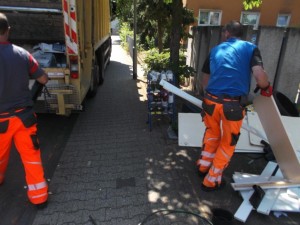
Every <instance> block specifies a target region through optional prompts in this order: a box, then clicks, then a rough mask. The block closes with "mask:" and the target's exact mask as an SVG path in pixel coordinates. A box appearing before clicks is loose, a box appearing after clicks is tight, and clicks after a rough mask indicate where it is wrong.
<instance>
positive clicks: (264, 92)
mask: <svg viewBox="0 0 300 225" xmlns="http://www.w3.org/2000/svg"><path fill="white" fill-rule="evenodd" d="M260 94H261V95H262V96H266V97H271V96H272V95H273V88H272V86H271V85H270V84H269V86H268V87H265V88H261V90H260Z"/></svg>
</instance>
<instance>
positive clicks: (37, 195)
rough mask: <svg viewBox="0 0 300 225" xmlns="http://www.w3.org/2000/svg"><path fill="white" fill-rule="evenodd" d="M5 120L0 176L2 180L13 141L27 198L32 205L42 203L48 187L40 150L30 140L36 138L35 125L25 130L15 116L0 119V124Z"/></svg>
mask: <svg viewBox="0 0 300 225" xmlns="http://www.w3.org/2000/svg"><path fill="white" fill-rule="evenodd" d="M7 120H8V121H9V124H8V129H7V130H6V132H3V133H0V140H1V141H0V162H1V163H0V174H1V175H2V180H3V179H4V174H5V171H6V169H7V165H8V161H9V153H10V149H11V146H12V141H14V143H15V146H16V149H17V151H18V152H19V154H20V157H21V160H22V163H23V165H24V169H25V174H26V183H27V185H28V190H27V195H28V198H29V200H30V201H31V202H32V203H33V204H39V203H43V202H45V201H46V200H47V198H48V185H47V183H46V180H45V178H44V170H43V167H42V162H41V155H40V149H39V148H38V149H37V148H36V144H34V143H33V140H32V137H33V136H36V132H37V128H36V124H34V125H32V126H31V127H29V128H26V127H25V126H24V125H23V123H22V121H21V120H20V119H19V118H18V117H16V116H14V117H9V118H2V119H0V122H3V121H7ZM0 179H1V176H0ZM0 183H1V180H0ZM33 187H35V188H33Z"/></svg>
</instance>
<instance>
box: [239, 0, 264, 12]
mask: <svg viewBox="0 0 300 225" xmlns="http://www.w3.org/2000/svg"><path fill="white" fill-rule="evenodd" d="M261 4H262V0H243V5H244V9H245V10H249V9H250V10H251V9H253V8H258V7H259V6H260V5H261Z"/></svg>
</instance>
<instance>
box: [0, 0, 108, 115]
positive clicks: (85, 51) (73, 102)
mask: <svg viewBox="0 0 300 225" xmlns="http://www.w3.org/2000/svg"><path fill="white" fill-rule="evenodd" d="M6 2H10V5H12V3H13V2H14V1H6ZM0 4H1V1H0ZM0 10H1V11H4V10H5V11H6V15H7V17H8V19H9V21H10V17H11V18H12V19H13V21H14V22H15V23H16V25H17V24H19V23H18V22H16V21H17V19H18V18H19V19H20V18H21V20H22V16H24V19H25V17H26V16H27V17H29V16H32V15H36V14H38V13H41V15H42V12H43V11H46V12H47V13H48V14H49V15H51V13H52V16H53V21H55V19H57V18H61V24H60V25H61V26H62V27H61V29H63V34H64V40H63V42H64V43H62V44H64V46H65V51H64V55H65V64H64V65H63V66H57V67H56V66H51V67H44V70H45V71H46V72H47V73H48V76H49V78H50V81H49V82H48V84H47V85H46V88H44V90H43V93H42V95H41V96H40V97H38V99H37V101H36V103H35V110H36V111H37V112H40V113H42V112H46V113H56V114H59V115H69V114H70V113H72V112H74V111H80V110H82V107H83V102H84V100H85V99H86V97H93V96H95V94H96V93H97V89H98V86H99V85H100V84H102V83H103V80H104V70H105V68H106V66H107V65H108V64H109V61H110V54H111V36H110V35H111V34H110V31H111V29H110V1H109V0H62V1H61V9H59V10H58V11H53V9H49V8H41V7H39V8H36V7H28V6H24V7H20V6H15V5H12V6H9V5H5V6H2V7H0ZM16 11H17V12H19V13H18V18H16V15H15V14H14V13H15V12H16ZM43 16H44V15H43ZM36 18H37V19H39V17H36ZM40 18H42V17H40ZM47 18H49V16H48V17H47ZM31 23H33V22H32V21H31ZM53 24H54V22H53ZM57 24H59V23H56V25H57ZM51 25H52V24H51V22H45V24H44V25H43V26H44V27H43V28H44V29H46V30H45V31H44V32H40V33H41V36H42V34H43V33H45V32H47V31H48V29H50V30H51V29H52V27H51ZM25 26H26V25H24V27H25ZM28 26H32V24H28ZM39 26H40V25H39ZM53 30H55V28H53ZM58 33H59V32H58ZM37 36H38V34H37ZM34 38H37V37H34ZM44 38H46V37H44ZM60 39H61V38H60ZM40 41H42V40H40ZM55 41H56V40H55V37H54V39H53V38H52V43H50V44H49V46H52V47H53V46H54V45H53V44H55ZM57 41H59V40H57ZM25 42H26V41H25ZM24 44H25V43H24ZM29 86H30V85H29Z"/></svg>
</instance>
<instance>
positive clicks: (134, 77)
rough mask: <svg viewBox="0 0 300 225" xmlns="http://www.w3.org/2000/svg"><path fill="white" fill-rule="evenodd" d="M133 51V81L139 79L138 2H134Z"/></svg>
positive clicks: (134, 0)
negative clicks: (137, 44)
mask: <svg viewBox="0 0 300 225" xmlns="http://www.w3.org/2000/svg"><path fill="white" fill-rule="evenodd" d="M133 26H134V28H133V49H132V55H133V56H132V58H133V59H132V61H133V79H134V80H136V79H137V50H136V30H137V25H136V0H133Z"/></svg>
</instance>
